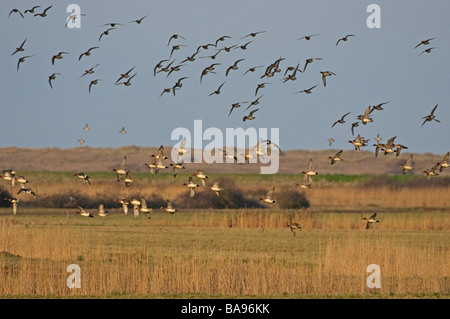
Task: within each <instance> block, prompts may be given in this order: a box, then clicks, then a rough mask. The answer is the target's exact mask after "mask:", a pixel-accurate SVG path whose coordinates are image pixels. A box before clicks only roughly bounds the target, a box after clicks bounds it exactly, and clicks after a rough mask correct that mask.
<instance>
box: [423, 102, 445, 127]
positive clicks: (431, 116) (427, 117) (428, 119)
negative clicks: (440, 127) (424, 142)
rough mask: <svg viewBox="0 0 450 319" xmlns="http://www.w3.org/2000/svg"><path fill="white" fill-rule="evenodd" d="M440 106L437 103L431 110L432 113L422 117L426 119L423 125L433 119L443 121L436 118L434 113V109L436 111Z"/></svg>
mask: <svg viewBox="0 0 450 319" xmlns="http://www.w3.org/2000/svg"><path fill="white" fill-rule="evenodd" d="M437 107H438V105H437V104H436V106H435V107H433V109H432V110H431V113H430V114H428V115H426V116H424V117H422V119H425V121H423V123H422V126H423V125H424V124H425V123H426V122H431V121H433V120H434V121H436V122H438V123H441V121H439V120H438V119H436V116H435V115H434V111H436V108H437Z"/></svg>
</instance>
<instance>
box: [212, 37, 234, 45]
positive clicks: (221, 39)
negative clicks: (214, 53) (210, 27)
mask: <svg viewBox="0 0 450 319" xmlns="http://www.w3.org/2000/svg"><path fill="white" fill-rule="evenodd" d="M225 39H231V37H230V36H229V35H223V36H221V37H220V38H218V39H217V40H216V42H215V44H214V46H215V47H216V48H217V44H218V43H219V42H222V41H225Z"/></svg>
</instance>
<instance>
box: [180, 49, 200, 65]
mask: <svg viewBox="0 0 450 319" xmlns="http://www.w3.org/2000/svg"><path fill="white" fill-rule="evenodd" d="M197 54H198V51H196V52H195V53H194V54H192V55H190V56H188V57H186V59H184V60H183V61H181V63H184V62H194V61H195V56H196V55H197Z"/></svg>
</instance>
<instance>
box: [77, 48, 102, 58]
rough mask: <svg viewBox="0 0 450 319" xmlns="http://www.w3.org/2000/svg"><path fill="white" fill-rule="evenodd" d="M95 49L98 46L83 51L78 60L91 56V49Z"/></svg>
mask: <svg viewBox="0 0 450 319" xmlns="http://www.w3.org/2000/svg"><path fill="white" fill-rule="evenodd" d="M95 49H98V47H92V48H89V49H88V50H87V51H86V52H83V53H81V54H80V57H79V58H78V61H80V60H81V58H82V57H83V56H90V55H91V51H92V50H95Z"/></svg>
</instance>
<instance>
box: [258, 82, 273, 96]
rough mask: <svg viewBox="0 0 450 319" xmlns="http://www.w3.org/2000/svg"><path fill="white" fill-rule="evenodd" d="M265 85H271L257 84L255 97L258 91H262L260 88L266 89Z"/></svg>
mask: <svg viewBox="0 0 450 319" xmlns="http://www.w3.org/2000/svg"><path fill="white" fill-rule="evenodd" d="M266 84H271V83H268V82H263V83H259V84H258V85H257V86H256V90H255V96H256V95H257V94H258V91H259V89H262V88H265V87H266Z"/></svg>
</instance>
